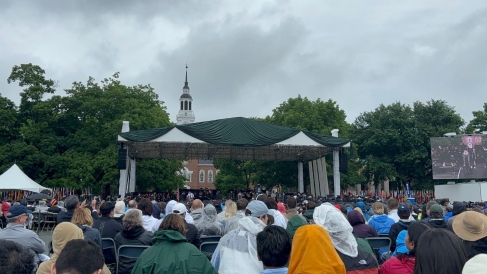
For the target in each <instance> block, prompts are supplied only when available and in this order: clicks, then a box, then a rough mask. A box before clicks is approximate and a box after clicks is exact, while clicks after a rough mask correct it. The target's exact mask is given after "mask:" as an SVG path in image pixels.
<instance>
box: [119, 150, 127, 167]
mask: <svg viewBox="0 0 487 274" xmlns="http://www.w3.org/2000/svg"><path fill="white" fill-rule="evenodd" d="M118 169H127V149H126V148H121V149H119V150H118Z"/></svg>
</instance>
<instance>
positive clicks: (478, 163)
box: [431, 135, 487, 179]
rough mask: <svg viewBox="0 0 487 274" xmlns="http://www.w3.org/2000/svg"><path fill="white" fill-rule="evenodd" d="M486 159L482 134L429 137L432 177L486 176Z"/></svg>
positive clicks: (485, 145) (475, 177)
mask: <svg viewBox="0 0 487 274" xmlns="http://www.w3.org/2000/svg"><path fill="white" fill-rule="evenodd" d="M486 159H487V138H485V136H484V135H456V136H452V137H435V138H431V161H432V167H433V179H484V178H487V168H486V164H487V161H486Z"/></svg>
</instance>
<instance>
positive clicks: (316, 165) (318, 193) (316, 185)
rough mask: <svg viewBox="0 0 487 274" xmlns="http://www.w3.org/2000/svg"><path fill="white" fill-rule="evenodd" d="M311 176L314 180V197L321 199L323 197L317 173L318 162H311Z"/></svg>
mask: <svg viewBox="0 0 487 274" xmlns="http://www.w3.org/2000/svg"><path fill="white" fill-rule="evenodd" d="M313 176H314V178H315V191H316V196H320V197H323V195H322V194H321V177H320V173H319V171H318V160H314V161H313Z"/></svg>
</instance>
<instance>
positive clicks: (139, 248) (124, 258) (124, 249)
mask: <svg viewBox="0 0 487 274" xmlns="http://www.w3.org/2000/svg"><path fill="white" fill-rule="evenodd" d="M148 247H149V246H148V245H122V246H120V247H119V248H118V259H117V274H118V271H119V267H120V262H124V263H125V264H130V263H131V264H132V267H131V268H133V267H134V265H135V262H136V261H137V258H139V256H140V254H142V252H144V250H146V249H147V248H148ZM127 270H128V269H127ZM131 270H132V269H130V271H131Z"/></svg>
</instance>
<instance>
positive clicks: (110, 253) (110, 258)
mask: <svg viewBox="0 0 487 274" xmlns="http://www.w3.org/2000/svg"><path fill="white" fill-rule="evenodd" d="M101 246H102V250H103V257H104V258H105V264H107V265H109V264H115V263H117V249H116V247H115V241H114V240H113V239H112V238H101Z"/></svg>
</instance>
